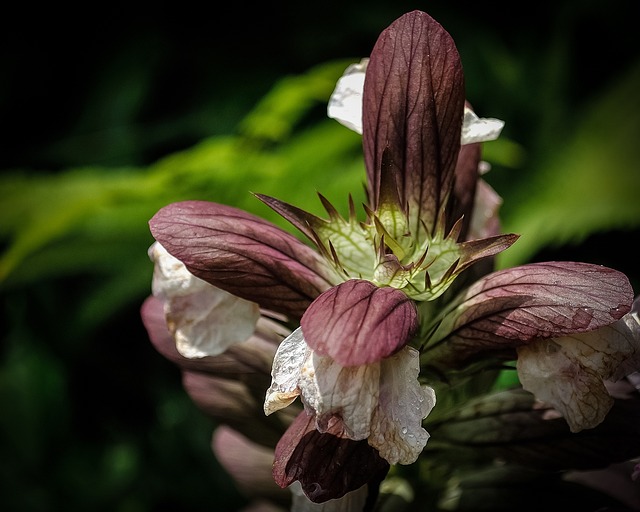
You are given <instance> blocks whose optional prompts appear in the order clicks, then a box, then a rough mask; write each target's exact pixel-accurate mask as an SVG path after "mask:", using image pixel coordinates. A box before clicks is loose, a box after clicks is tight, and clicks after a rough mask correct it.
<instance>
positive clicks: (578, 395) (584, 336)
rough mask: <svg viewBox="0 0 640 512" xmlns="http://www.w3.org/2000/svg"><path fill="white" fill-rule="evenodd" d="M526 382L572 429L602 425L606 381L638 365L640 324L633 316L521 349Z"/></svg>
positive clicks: (610, 402) (607, 398)
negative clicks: (588, 330) (593, 329)
mask: <svg viewBox="0 0 640 512" xmlns="http://www.w3.org/2000/svg"><path fill="white" fill-rule="evenodd" d="M517 368H518V376H519V378H520V381H521V382H522V386H523V387H524V388H525V389H527V390H528V391H530V392H531V393H533V394H534V395H535V396H536V397H537V398H538V399H540V400H542V401H544V402H547V403H549V404H551V405H553V406H554V407H555V408H556V409H557V410H558V411H559V412H560V414H562V416H563V417H564V418H565V419H566V420H567V423H568V424H569V426H570V428H571V431H572V432H579V431H580V430H582V429H585V428H593V427H595V426H596V425H598V424H600V423H601V422H602V421H603V420H604V418H605V416H606V415H607V413H608V412H609V410H610V409H611V407H612V406H613V398H612V397H611V396H610V395H609V392H608V391H607V388H606V387H605V384H604V382H603V380H607V379H611V380H614V381H615V380H618V379H620V378H622V377H624V376H626V375H627V374H629V373H631V372H633V371H635V370H637V369H638V368H640V325H639V324H638V319H637V316H636V315H635V314H632V313H629V314H627V315H625V316H624V317H623V318H622V319H621V320H618V321H617V322H614V323H613V324H611V325H608V326H605V327H601V328H599V329H596V330H595V331H591V332H586V333H580V334H574V335H572V336H565V337H561V338H557V339H554V340H541V341H537V342H534V343H531V344H530V345H527V346H524V347H519V348H518V361H517Z"/></svg>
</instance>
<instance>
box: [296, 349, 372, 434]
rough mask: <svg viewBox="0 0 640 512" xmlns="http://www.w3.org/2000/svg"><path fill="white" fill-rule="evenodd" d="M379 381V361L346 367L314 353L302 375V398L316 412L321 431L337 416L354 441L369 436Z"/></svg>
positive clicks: (317, 423)
mask: <svg viewBox="0 0 640 512" xmlns="http://www.w3.org/2000/svg"><path fill="white" fill-rule="evenodd" d="M379 384H380V363H373V364H368V365H361V366H351V367H343V366H340V365H339V364H337V363H336V362H335V361H334V360H333V359H332V358H330V357H328V356H320V355H318V354H315V353H314V354H313V355H312V357H309V358H308V359H307V360H306V362H305V364H304V366H303V368H302V372H301V374H300V390H301V391H302V399H303V401H304V404H305V407H306V408H307V409H308V410H312V411H313V412H314V414H315V415H316V425H317V428H318V430H319V431H320V432H323V431H325V430H326V429H327V425H328V422H329V420H330V419H331V417H332V416H333V415H338V416H340V417H341V418H342V420H343V423H344V426H345V429H346V433H347V435H348V436H349V438H350V439H353V440H355V441H358V440H361V439H365V438H366V437H367V436H368V435H369V431H370V425H371V415H372V412H373V409H374V407H375V406H376V404H377V403H378V388H379Z"/></svg>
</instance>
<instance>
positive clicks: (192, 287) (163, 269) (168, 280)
mask: <svg viewBox="0 0 640 512" xmlns="http://www.w3.org/2000/svg"><path fill="white" fill-rule="evenodd" d="M148 254H149V258H150V259H151V261H153V262H154V268H153V279H152V282H151V290H152V292H153V296H154V297H157V298H159V299H166V298H167V297H177V296H181V295H188V294H190V293H193V292H194V291H198V290H202V289H203V288H206V287H207V286H211V285H210V284H208V283H206V282H205V281H203V280H201V279H199V278H197V277H196V276H194V275H193V274H191V273H190V272H189V271H188V270H187V267H185V266H184V263H182V262H181V261H180V260H179V259H177V258H174V257H173V256H171V254H169V253H168V252H167V250H166V249H165V248H164V247H162V245H160V244H159V243H158V242H155V243H153V244H152V245H151V247H149V250H148Z"/></svg>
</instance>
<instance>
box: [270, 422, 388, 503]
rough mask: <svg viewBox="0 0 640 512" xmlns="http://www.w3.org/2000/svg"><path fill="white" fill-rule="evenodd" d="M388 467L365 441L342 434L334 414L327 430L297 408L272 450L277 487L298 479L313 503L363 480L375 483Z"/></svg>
mask: <svg viewBox="0 0 640 512" xmlns="http://www.w3.org/2000/svg"><path fill="white" fill-rule="evenodd" d="M388 471H389V463H388V462H387V461H385V460H384V459H382V458H381V457H380V456H379V455H378V452H377V451H376V450H375V449H373V448H372V447H371V446H369V445H368V444H367V442H366V441H364V440H363V441H353V440H351V439H347V438H345V437H344V435H343V429H342V422H341V421H340V420H339V418H335V420H334V421H333V422H331V424H330V425H328V429H327V432H325V433H320V432H318V431H317V430H316V429H315V418H314V417H313V415H309V414H307V413H306V412H301V413H300V414H299V415H298V416H297V417H296V419H295V420H294V421H293V422H292V423H291V425H290V426H289V428H288V429H287V431H286V432H285V434H284V435H283V436H282V438H281V439H280V441H279V442H278V445H277V446H276V450H275V458H274V464H273V477H274V480H275V481H276V483H277V484H278V485H279V486H280V487H288V486H289V485H291V484H292V483H293V482H295V481H299V482H300V484H301V486H302V489H303V491H304V493H305V494H306V495H307V497H308V498H309V499H310V500H311V501H313V502H315V503H324V502H326V501H328V500H330V499H338V498H341V497H343V496H344V495H345V494H347V493H349V492H351V491H355V490H356V489H359V488H360V487H362V486H363V485H365V484H369V488H370V489H371V488H372V487H377V485H378V484H379V483H380V482H381V481H382V479H384V477H385V476H386V474H387V472H388Z"/></svg>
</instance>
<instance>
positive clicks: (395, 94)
mask: <svg viewBox="0 0 640 512" xmlns="http://www.w3.org/2000/svg"><path fill="white" fill-rule="evenodd" d="M363 102H364V107H363V126H362V128H363V149H364V154H365V165H366V169H367V178H368V189H369V199H370V202H371V204H370V206H371V208H372V209H373V210H376V209H377V207H378V205H379V199H380V187H381V183H383V182H384V181H385V179H384V178H383V177H382V175H381V173H383V172H385V173H387V172H388V173H390V174H391V176H393V178H394V179H396V180H397V185H398V187H397V188H398V190H399V191H400V197H401V198H402V199H403V201H404V204H403V205H402V206H403V207H405V208H403V209H405V210H407V209H408V211H409V214H410V216H411V223H410V228H411V232H412V233H419V232H420V229H421V226H422V223H424V224H425V225H426V227H427V229H428V230H432V229H433V227H434V226H435V225H436V224H437V218H438V216H439V215H441V212H442V210H443V209H444V206H445V204H446V201H447V200H448V198H449V195H450V192H451V188H452V185H453V177H454V169H455V165H456V160H457V158H458V150H459V148H460V138H461V129H462V118H463V111H464V103H465V97H464V79H463V72H462V64H461V61H460V56H459V54H458V51H457V49H456V46H455V43H454V41H453V39H452V38H451V36H450V35H449V34H448V33H447V32H446V31H445V30H444V28H442V26H441V25H440V24H439V23H438V22H436V21H435V20H434V19H433V18H431V17H430V16H429V15H428V14H426V13H424V12H421V11H413V12H410V13H408V14H405V15H403V16H401V17H400V18H398V19H397V20H396V21H394V22H393V23H392V24H391V25H390V26H389V27H388V28H387V29H386V30H384V31H383V32H382V34H380V37H379V38H378V41H377V42H376V44H375V46H374V49H373V51H372V53H371V56H370V59H369V64H368V66H367V74H366V79H365V83H364V93H363ZM383 155H385V156H384V165H383ZM406 206H409V208H406Z"/></svg>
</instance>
